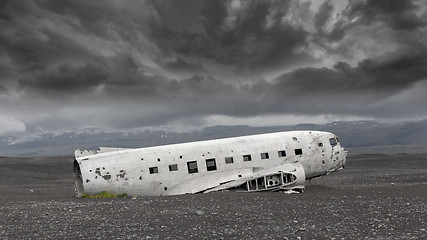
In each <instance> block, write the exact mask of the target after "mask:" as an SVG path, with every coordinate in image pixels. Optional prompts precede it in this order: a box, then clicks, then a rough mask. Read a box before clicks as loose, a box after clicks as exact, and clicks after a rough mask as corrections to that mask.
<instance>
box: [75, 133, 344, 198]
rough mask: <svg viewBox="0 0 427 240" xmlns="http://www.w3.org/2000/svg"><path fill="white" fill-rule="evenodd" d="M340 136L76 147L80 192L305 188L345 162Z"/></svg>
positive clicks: (273, 136)
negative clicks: (138, 146) (120, 146)
mask: <svg viewBox="0 0 427 240" xmlns="http://www.w3.org/2000/svg"><path fill="white" fill-rule="evenodd" d="M346 155H347V152H346V151H344V149H343V148H342V147H341V145H340V143H339V142H338V139H337V138H336V136H335V135H334V134H332V133H328V132H320V131H291V132H279V133H270V134H259V135H251V136H244V137H235V138H225V139H217V140H209V141H199V142H192V143H182V144H173V145H166V146H157V147H148V148H139V149H125V148H100V149H99V150H98V151H86V150H85V151H80V150H76V152H75V156H76V161H75V162H74V179H75V185H76V192H77V195H78V196H79V195H81V194H82V193H87V194H96V193H98V192H102V191H107V192H112V193H116V194H120V193H127V194H128V195H138V196H164V195H178V194H185V193H201V192H213V191H220V190H225V189H233V190H237V191H246V192H254V191H280V190H301V191H302V190H303V189H304V183H305V180H306V179H311V178H313V177H317V176H322V175H327V174H329V173H331V172H334V171H337V170H339V169H341V168H343V167H344V165H345V161H346Z"/></svg>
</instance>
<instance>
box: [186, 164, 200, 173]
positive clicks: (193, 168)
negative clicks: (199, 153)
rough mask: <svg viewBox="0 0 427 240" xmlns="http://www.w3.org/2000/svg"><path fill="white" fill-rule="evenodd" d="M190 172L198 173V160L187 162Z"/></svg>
mask: <svg viewBox="0 0 427 240" xmlns="http://www.w3.org/2000/svg"><path fill="white" fill-rule="evenodd" d="M187 168H188V173H197V172H199V170H198V169H197V161H191V162H187Z"/></svg>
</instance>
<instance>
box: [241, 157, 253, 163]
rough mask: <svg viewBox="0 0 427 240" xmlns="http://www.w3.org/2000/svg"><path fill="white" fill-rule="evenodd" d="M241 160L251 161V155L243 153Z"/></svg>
mask: <svg viewBox="0 0 427 240" xmlns="http://www.w3.org/2000/svg"><path fill="white" fill-rule="evenodd" d="M243 161H245V162H247V161H252V157H251V155H243Z"/></svg>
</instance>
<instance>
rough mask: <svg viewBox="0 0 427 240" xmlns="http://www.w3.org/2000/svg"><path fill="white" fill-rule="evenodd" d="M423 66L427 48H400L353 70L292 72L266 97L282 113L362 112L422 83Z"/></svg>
mask: <svg viewBox="0 0 427 240" xmlns="http://www.w3.org/2000/svg"><path fill="white" fill-rule="evenodd" d="M425 66H427V49H426V48H418V49H415V48H409V49H400V50H399V51H395V52H391V53H389V54H387V55H385V56H383V57H382V58H377V59H365V60H363V61H361V62H359V63H358V64H357V66H355V67H351V66H350V65H348V64H347V63H345V62H339V63H337V64H336V65H335V66H334V67H333V68H301V69H298V70H295V71H292V72H290V73H287V74H284V75H282V76H280V77H278V78H277V79H276V82H275V83H274V84H272V85H271V86H270V88H271V89H270V90H268V91H267V92H266V96H269V97H272V96H273V97H272V99H280V100H281V102H284V103H285V104H283V105H282V106H283V108H285V109H283V111H289V112H295V113H296V112H304V111H309V112H318V113H321V112H323V113H339V112H341V113H344V112H348V113H351V112H358V113H365V112H366V111H368V110H369V109H368V108H369V106H370V105H372V104H373V103H376V102H380V101H384V100H387V99H388V98H389V97H391V96H393V95H396V94H398V93H400V92H403V91H405V90H408V89H410V88H411V87H413V86H414V85H415V84H416V83H417V82H425V81H426V80H427V68H426V67H425ZM286 103H290V104H286ZM375 111H378V109H377V110H375ZM370 114H374V113H370ZM376 114H377V116H379V115H380V114H381V113H379V112H377V113H376ZM397 114H399V113H397Z"/></svg>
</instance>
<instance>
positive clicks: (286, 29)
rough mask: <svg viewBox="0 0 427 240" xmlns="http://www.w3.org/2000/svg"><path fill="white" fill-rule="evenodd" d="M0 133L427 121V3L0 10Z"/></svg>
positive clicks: (10, 4)
mask: <svg viewBox="0 0 427 240" xmlns="http://www.w3.org/2000/svg"><path fill="white" fill-rule="evenodd" d="M0 29H1V33H0V135H2V134H3V135H4V134H13V133H14V132H21V133H22V132H32V131H48V132H61V131H66V130H77V129H81V128H84V127H89V126H90V127H99V128H103V129H110V130H119V131H132V130H135V129H144V128H157V127H163V128H168V129H172V130H177V131H189V130H193V129H199V128H202V127H205V126H211V125H218V124H222V125H238V124H248V125H254V126H269V125H291V124H297V123H326V122H330V121H339V120H356V119H374V120H379V121H400V120H419V119H424V118H426V117H427V31H426V30H427V1H409V0H405V1H402V0H383V1H382V0H372V1H362V0H357V1H348V2H347V1H343V0H337V1H317V0H316V1H300V0H295V1H282V0H277V1H214V0H206V1H201V0H195V1H173V0H171V1H141V0H134V1H132V0H126V1H119V0H117V1H113V0H109V1H88V0H69V1H57V0H51V1H48V0H45V1H36V0H33V1H25V0H20V1H16V0H15V1H7V0H2V1H0Z"/></svg>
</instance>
